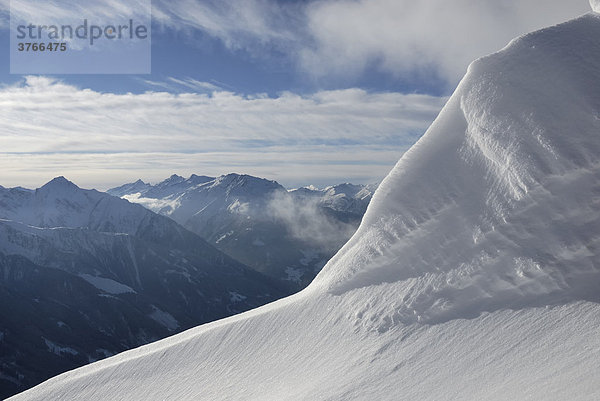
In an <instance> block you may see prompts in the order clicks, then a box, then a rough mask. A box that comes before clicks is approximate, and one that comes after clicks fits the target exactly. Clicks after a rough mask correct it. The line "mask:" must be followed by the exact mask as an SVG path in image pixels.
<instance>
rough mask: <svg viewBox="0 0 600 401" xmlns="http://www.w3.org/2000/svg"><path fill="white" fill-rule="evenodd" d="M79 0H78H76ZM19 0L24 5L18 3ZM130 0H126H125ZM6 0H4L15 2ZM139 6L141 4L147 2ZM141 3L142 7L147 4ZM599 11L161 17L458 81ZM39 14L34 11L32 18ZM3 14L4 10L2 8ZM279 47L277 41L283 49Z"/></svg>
mask: <svg viewBox="0 0 600 401" xmlns="http://www.w3.org/2000/svg"><path fill="white" fill-rule="evenodd" d="M31 1H32V0H27V2H24V1H19V0H15V1H14V2H13V3H14V4H13V9H14V10H13V11H14V12H17V13H18V14H20V15H29V16H30V17H31V18H34V17H35V16H36V15H37V16H47V17H50V16H56V15H59V14H61V15H62V14H64V15H63V16H64V17H65V18H67V17H69V18H73V19H80V18H81V16H82V15H84V14H85V15H90V14H92V15H99V16H102V15H105V16H106V15H113V16H114V15H127V14H128V13H135V10H136V6H135V5H136V4H138V3H139V4H138V5H139V6H140V7H141V5H143V4H144V3H147V0H128V1H127V2H126V3H123V2H122V1H117V0H101V1H94V2H93V4H88V3H81V2H76V4H78V5H76V6H73V7H69V8H64V7H62V8H57V7H56V6H55V5H53V3H52V2H48V1H45V0H43V1H42V0H35V1H36V6H35V7H26V6H25V4H27V3H29V2H31ZM69 1H74V0H69ZM15 4H16V6H15ZM124 4H127V6H125V5H124ZM7 6H8V2H7V0H0V9H1V8H4V9H6V8H7ZM138 8H139V7H138ZM139 9H141V8H139ZM588 11H590V6H589V2H588V1H587V0H569V1H565V0H502V1H497V0H486V1H484V0H452V1H448V0H426V1H415V0H319V1H278V0H175V1H172V0H168V1H167V0H155V1H154V3H153V18H154V20H155V21H156V22H158V23H159V25H163V26H168V27H170V28H173V29H177V30H182V31H194V30H200V31H203V32H205V33H206V34H208V35H209V36H211V37H214V38H218V39H220V40H221V41H222V42H223V43H224V44H225V45H226V46H227V47H229V48H230V49H232V50H239V49H245V50H247V51H248V52H249V54H251V55H252V56H254V57H257V58H261V57H263V58H267V59H270V58H271V57H272V56H273V54H274V53H277V54H283V55H284V57H287V58H288V59H289V60H291V61H292V63H293V64H294V65H295V68H296V69H297V70H298V72H300V73H308V74H309V75H310V76H312V77H314V78H317V79H331V78H332V77H335V78H336V79H338V80H340V79H342V78H345V79H346V81H347V82H352V80H353V79H356V78H357V77H358V76H360V75H361V74H363V73H365V71H367V70H368V69H369V68H373V69H375V70H378V71H381V72H384V73H386V74H389V75H391V76H395V77H404V78H405V79H406V77H407V76H408V77H411V76H412V77H414V76H418V75H421V76H422V77H424V78H425V79H428V78H431V74H433V75H436V76H437V77H438V78H441V79H443V80H445V81H446V82H447V83H448V87H449V88H451V87H453V86H454V85H455V84H456V83H457V82H458V80H459V79H460V78H461V77H462V75H463V73H464V72H465V71H466V68H467V66H468V64H469V63H470V62H471V61H472V60H474V59H475V58H478V57H480V56H483V55H486V54H488V53H491V52H494V51H496V50H499V49H500V48H502V47H504V45H506V44H507V43H508V42H509V41H510V40H511V39H513V38H514V37H515V36H518V35H521V34H524V33H527V32H530V31H532V30H535V29H539V28H541V27H544V26H548V25H552V24H556V23H559V22H561V21H565V20H567V19H569V18H573V17H575V16H578V15H580V14H583V13H585V12H588ZM31 18H30V19H31ZM0 19H1V18H0ZM274 50H275V51H274Z"/></svg>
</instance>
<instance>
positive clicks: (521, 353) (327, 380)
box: [13, 13, 600, 401]
mask: <svg viewBox="0 0 600 401" xmlns="http://www.w3.org/2000/svg"><path fill="white" fill-rule="evenodd" d="M599 249H600V14H595V13H590V14H587V15H584V16H582V17H580V18H577V19H575V20H572V21H569V22H567V23H564V24H562V25H558V26H554V27H550V28H547V29H544V30H541V31H538V32H534V33H532V34H528V35H525V36H523V37H520V38H518V39H516V40H514V41H513V42H511V44H510V45H509V46H507V47H506V48H505V49H503V50H502V51H500V52H498V53H496V54H493V55H491V56H488V57H485V58H482V59H480V60H477V61H476V62H474V63H473V64H472V65H471V66H470V67H469V70H468V73H467V75H466V76H465V78H464V79H463V80H462V82H461V84H460V85H459V87H458V88H457V90H456V91H455V93H454V95H453V96H452V97H451V99H450V100H449V102H448V104H447V105H446V106H445V108H444V109H443V111H442V112H441V114H440V115H439V117H438V119H437V120H436V121H435V122H434V123H433V125H432V126H431V127H430V129H429V130H428V131H427V133H426V134H425V135H424V136H423V138H421V140H419V141H418V143H417V144H416V145H415V146H414V147H413V148H412V149H411V150H410V151H409V152H408V153H406V154H405V155H404V156H403V157H402V159H401V160H400V161H399V162H398V164H397V165H396V167H395V168H394V169H393V171H392V172H391V173H390V174H389V176H388V177H387V178H386V179H385V181H384V182H383V183H382V184H381V185H380V187H379V188H378V190H377V191H376V193H375V195H374V197H373V200H372V202H371V204H370V205H369V208H368V210H367V213H366V215H365V218H364V219H363V222H362V224H361V226H360V228H359V230H358V231H357V233H356V234H355V235H354V236H353V238H352V239H351V240H350V241H349V242H348V243H347V244H346V245H345V246H344V247H343V248H342V250H341V251H340V252H339V253H338V254H337V255H336V256H335V257H334V258H333V259H332V260H331V261H330V262H329V263H328V264H327V265H326V266H325V267H324V269H323V271H322V272H321V273H320V274H319V276H317V278H316V279H315V281H314V283H313V284H312V285H311V286H309V287H308V288H307V289H306V290H304V291H302V292H301V293H299V294H297V295H294V296H292V297H289V298H286V299H284V300H280V301H277V302H275V303H273V304H270V305H267V306H265V307H262V308H259V309H256V310H253V311H250V312H247V313H244V314H241V315H238V316H234V317H231V318H228V319H225V320H222V321H218V322H214V323H210V324H208V325H204V326H201V327H198V328H195V329H191V330H189V331H187V332H185V333H182V334H179V335H177V336H173V337H171V338H169V339H166V340H163V341H160V342H157V343H154V344H150V345H148V346H145V347H141V348H138V349H136V350H132V351H128V352H125V353H123V354H120V355H117V356H115V357H112V358H110V359H107V360H104V361H101V362H98V363H95V364H92V365H89V366H86V367H84V368H82V369H79V370H76V371H73V372H69V373H67V374H64V375H61V376H59V377H56V378H54V379H52V380H50V381H48V382H46V383H44V384H43V385H40V386H38V387H36V388H34V389H32V390H30V391H28V392H26V393H23V394H21V395H19V396H17V397H15V398H14V399H13V400H15V401H21V400H45V399H61V398H65V397H66V398H69V399H73V400H125V399H144V400H162V399H178V400H242V399H243V400H282V399H285V400H373V399H377V400H544V401H548V400H595V399H600V382H599V381H598V377H599V376H600V367H599V365H598V358H599V356H600V337H599V336H598V330H599V329H600V305H599V302H600V296H599V294H600V259H599V256H598V250H599Z"/></svg>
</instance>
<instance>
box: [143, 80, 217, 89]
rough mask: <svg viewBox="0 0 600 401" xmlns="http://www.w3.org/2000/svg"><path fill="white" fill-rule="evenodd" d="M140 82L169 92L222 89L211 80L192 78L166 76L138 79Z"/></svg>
mask: <svg viewBox="0 0 600 401" xmlns="http://www.w3.org/2000/svg"><path fill="white" fill-rule="evenodd" d="M140 81H141V82H143V83H144V84H146V85H147V86H148V87H150V88H153V89H156V88H159V89H162V90H167V91H169V92H175V93H178V92H186V91H189V90H190V89H191V90H192V91H194V92H215V91H218V90H223V88H221V87H220V86H219V85H216V84H214V83H211V82H202V81H198V80H196V79H193V78H183V79H180V78H175V77H167V79H166V80H165V81H152V80H149V79H140Z"/></svg>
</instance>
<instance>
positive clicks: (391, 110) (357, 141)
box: [0, 77, 445, 187]
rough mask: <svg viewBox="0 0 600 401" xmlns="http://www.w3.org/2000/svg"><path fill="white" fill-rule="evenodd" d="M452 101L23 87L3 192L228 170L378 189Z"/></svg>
mask: <svg viewBox="0 0 600 401" xmlns="http://www.w3.org/2000/svg"><path fill="white" fill-rule="evenodd" d="M444 101H445V99H444V98H437V97H432V96H425V95H404V94H399V93H375V94H373V93H367V92H365V91H363V90H360V89H348V90H339V91H327V92H318V93H315V94H313V95H307V96H299V95H295V94H291V93H284V94H282V95H280V96H279V97H276V98H269V97H264V96H255V97H246V96H240V95H236V94H233V93H231V92H224V91H215V92H213V93H212V94H211V95H208V94H198V93H181V94H172V93H165V92H147V93H143V94H137V95H136V94H122V95H119V94H110V93H99V92H95V91H92V90H89V89H79V88H77V87H74V86H71V85H68V84H65V83H63V82H61V81H57V80H54V79H50V78H45V77H27V78H26V80H25V81H24V82H22V83H20V84H18V85H13V86H7V87H4V88H2V89H0V132H1V133H2V134H1V135H0V154H2V157H1V158H0V169H2V171H3V178H2V179H3V182H1V183H0V184H2V185H5V186H12V185H24V186H37V185H40V184H42V183H43V182H44V181H46V180H48V179H50V178H52V177H54V176H56V175H65V176H68V177H72V178H73V179H76V181H77V182H78V183H81V184H84V185H91V186H101V187H106V186H110V185H113V184H118V183H122V182H123V181H126V180H129V179H134V178H140V177H141V178H145V179H149V180H156V179H160V178H163V177H164V176H165V175H168V174H170V173H172V172H176V173H179V174H191V173H200V174H208V175H218V174H222V173H228V172H232V171H236V172H242V173H250V174H257V175H262V176H267V177H269V178H273V179H278V180H281V181H283V182H284V183H290V184H308V183H311V182H310V181H312V179H315V180H320V181H315V183H317V184H320V183H322V182H325V181H326V182H329V183H331V182H336V181H337V180H339V179H344V180H345V178H346V177H347V178H348V179H350V178H356V179H360V180H361V181H364V180H378V179H381V178H382V177H383V176H384V175H385V174H386V173H387V171H388V170H389V168H391V166H392V165H393V164H394V163H395V162H396V161H397V159H398V158H399V156H400V155H401V153H402V152H403V151H404V150H406V149H407V148H408V147H409V146H410V145H412V143H414V142H415V140H416V139H417V138H418V137H419V136H420V135H421V134H422V133H423V132H424V131H425V130H426V128H427V127H428V125H429V124H430V122H431V121H432V120H433V119H434V118H435V116H436V115H437V113H438V111H439V110H440V109H441V107H442V105H443V103H444Z"/></svg>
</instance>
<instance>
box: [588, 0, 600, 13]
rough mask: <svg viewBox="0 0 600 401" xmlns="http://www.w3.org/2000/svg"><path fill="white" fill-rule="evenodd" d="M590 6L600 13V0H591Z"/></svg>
mask: <svg viewBox="0 0 600 401" xmlns="http://www.w3.org/2000/svg"><path fill="white" fill-rule="evenodd" d="M590 6H592V10H594V12H596V13H600V0H590Z"/></svg>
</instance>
